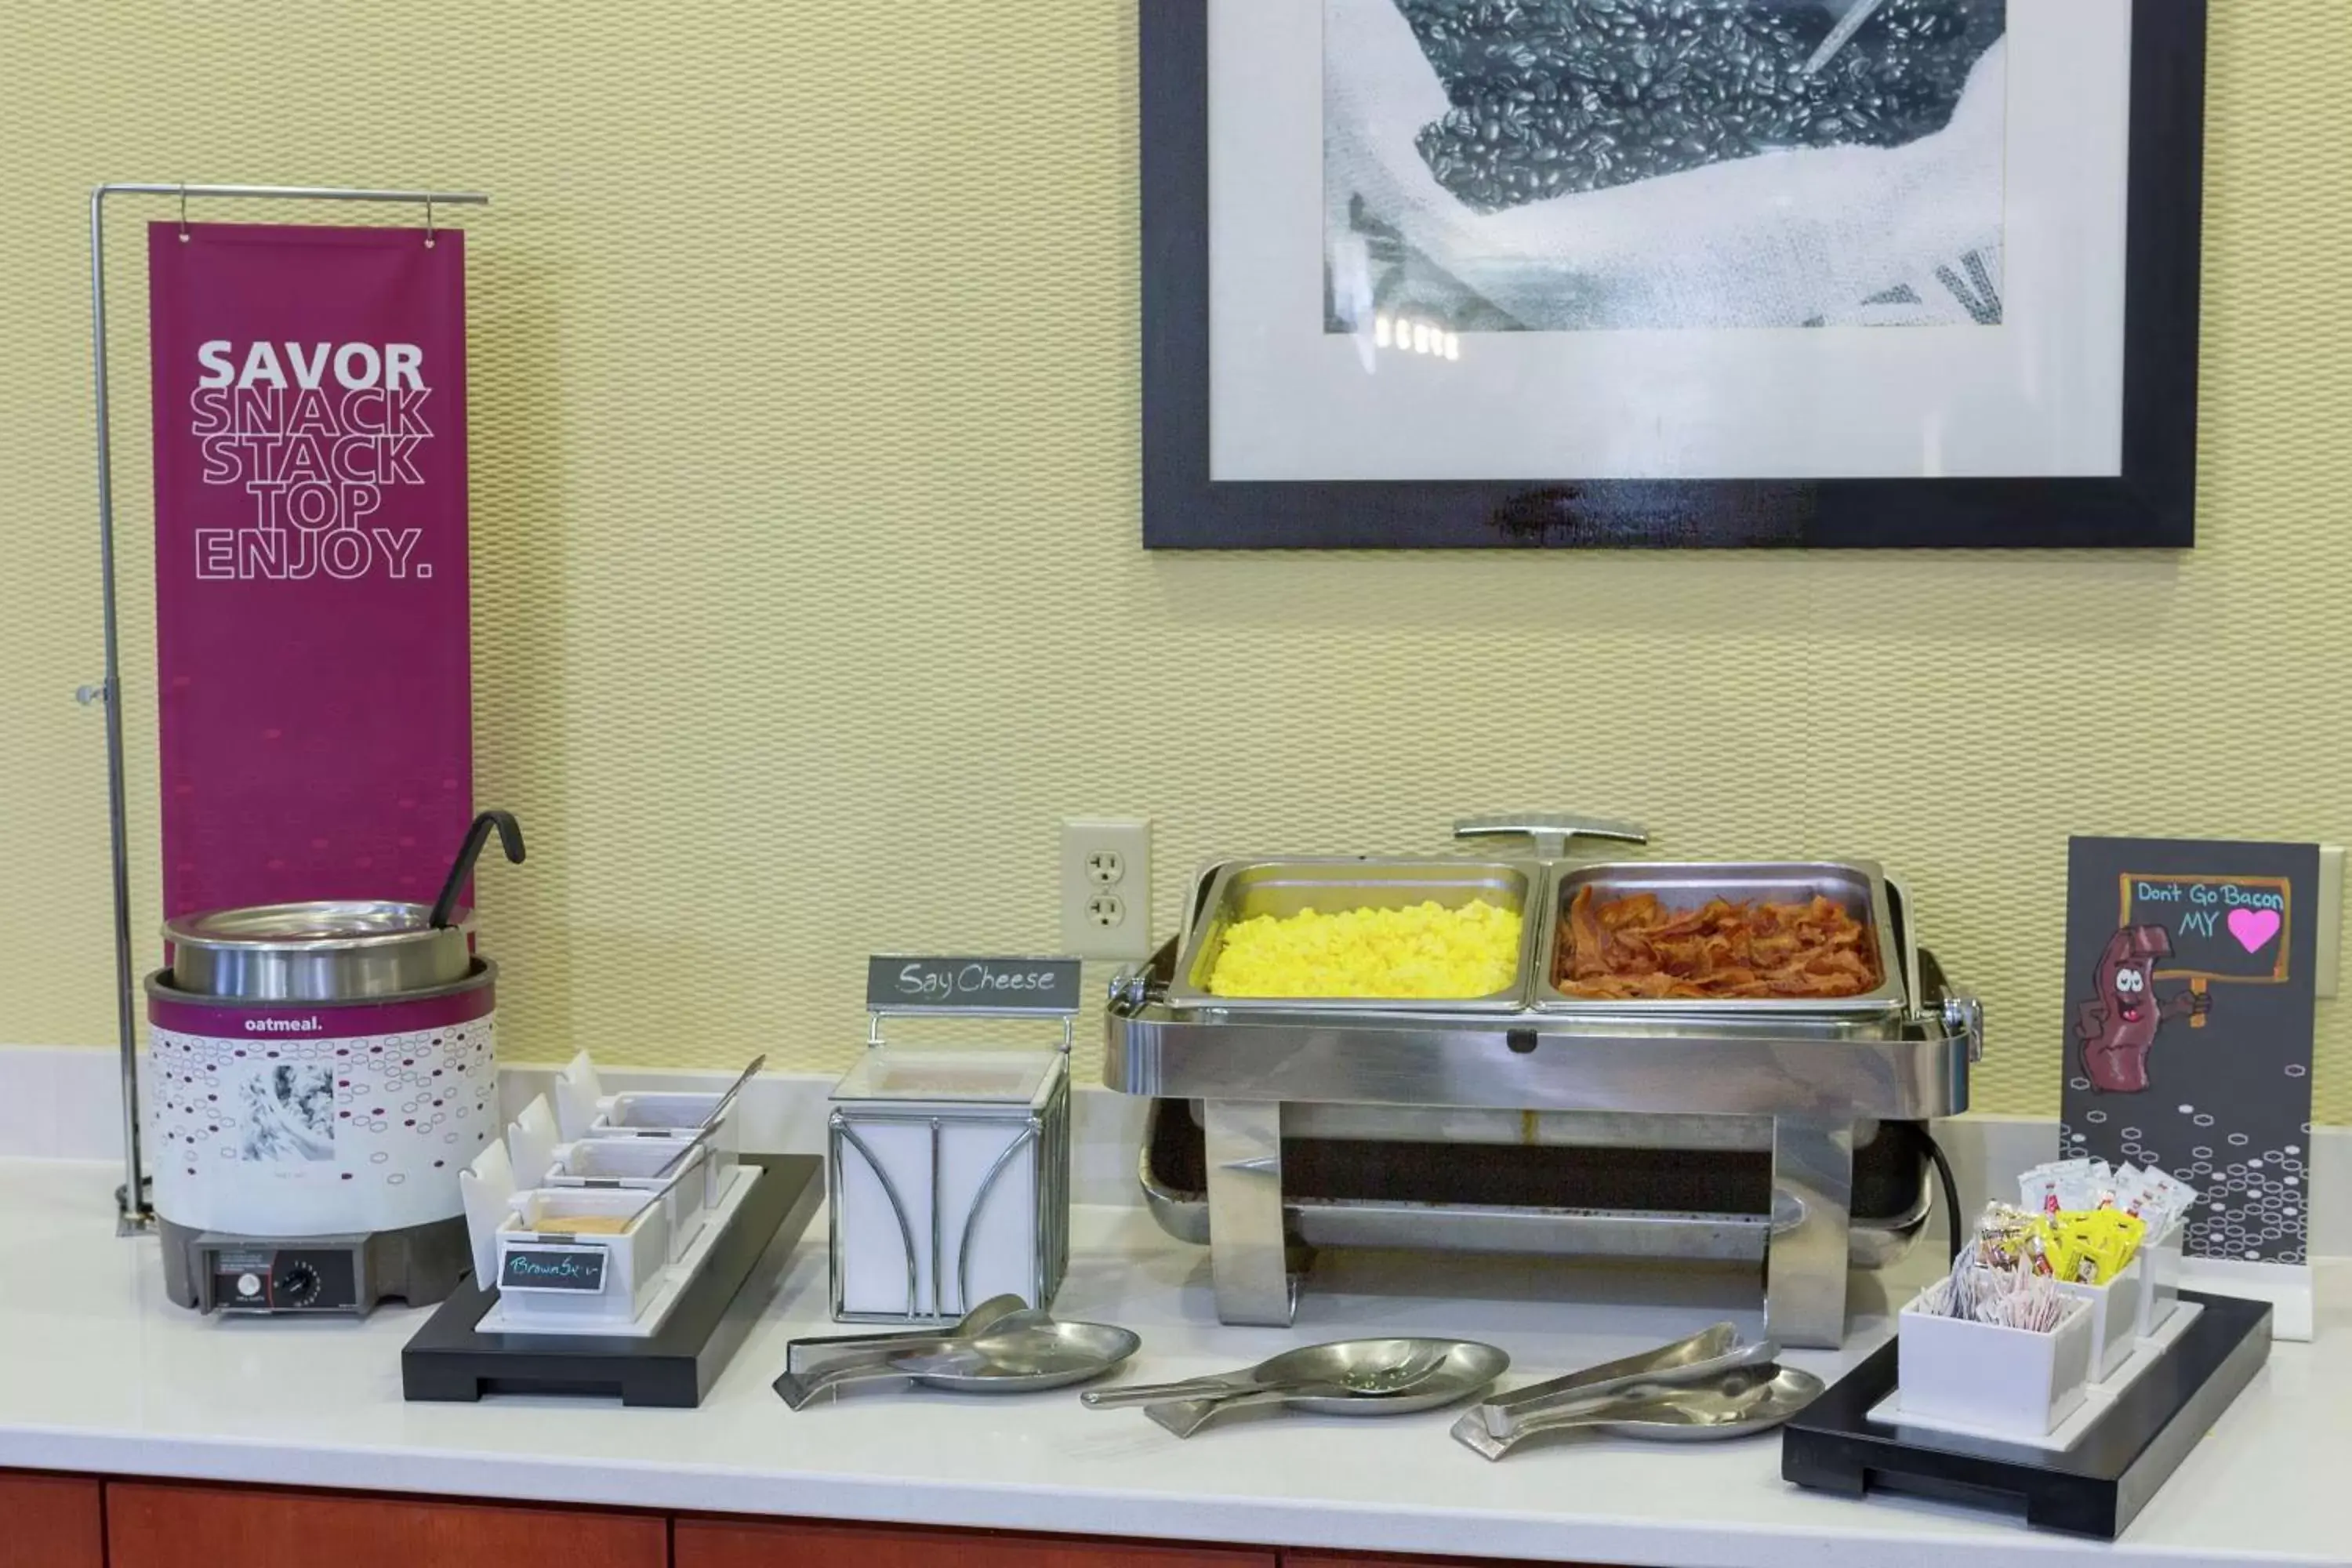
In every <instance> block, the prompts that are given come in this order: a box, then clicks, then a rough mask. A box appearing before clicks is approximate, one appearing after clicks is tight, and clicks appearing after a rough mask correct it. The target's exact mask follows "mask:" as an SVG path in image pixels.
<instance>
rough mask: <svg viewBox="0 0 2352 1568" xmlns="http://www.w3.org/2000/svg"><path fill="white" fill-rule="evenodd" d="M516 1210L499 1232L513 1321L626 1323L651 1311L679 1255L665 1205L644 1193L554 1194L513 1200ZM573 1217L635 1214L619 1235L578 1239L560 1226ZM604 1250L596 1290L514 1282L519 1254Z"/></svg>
mask: <svg viewBox="0 0 2352 1568" xmlns="http://www.w3.org/2000/svg"><path fill="white" fill-rule="evenodd" d="M513 1204H514V1208H513V1212H511V1213H510V1214H509V1215H508V1216H507V1218H506V1221H505V1223H504V1224H502V1225H501V1226H499V1233H498V1242H499V1275H498V1278H499V1300H500V1301H501V1302H502V1303H504V1305H505V1307H506V1310H507V1311H508V1313H509V1318H510V1319H521V1318H530V1319H542V1320H549V1321H554V1320H562V1319H582V1318H591V1319H598V1320H603V1321H619V1322H628V1321H633V1320H634V1319H635V1317H636V1316H637V1314H638V1313H640V1312H642V1311H644V1310H645V1309H646V1305H647V1304H648V1303H649V1302H650V1301H651V1300H653V1298H654V1294H655V1292H656V1290H657V1289H659V1287H660V1283H661V1279H662V1270H663V1268H664V1266H665V1265H667V1263H668V1262H669V1261H670V1259H671V1258H672V1257H673V1256H675V1255H674V1253H673V1252H672V1249H671V1246H670V1229H669V1222H668V1220H667V1219H666V1218H664V1217H663V1215H662V1208H661V1205H659V1204H657V1203H656V1204H650V1205H649V1204H647V1203H646V1199H645V1194H642V1193H627V1192H592V1191H583V1190H571V1191H555V1190H547V1189H541V1190H539V1191H535V1192H527V1193H518V1194H515V1197H514V1200H513ZM564 1215H635V1217H634V1218H633V1219H632V1220H631V1221H630V1224H629V1226H628V1228H627V1229H626V1230H624V1231H621V1232H619V1233H617V1234H614V1235H598V1234H594V1233H588V1234H579V1233H575V1232H572V1231H567V1230H566V1229H564V1228H563V1225H562V1216H564ZM549 1249H555V1251H556V1252H557V1253H559V1254H560V1253H562V1252H578V1251H587V1250H601V1251H603V1252H604V1254H605V1262H604V1279H603V1281H602V1284H601V1286H600V1288H598V1289H593V1290H583V1289H569V1288H562V1289H541V1288H527V1287H524V1286H522V1285H520V1284H519V1283H517V1282H516V1281H515V1280H514V1279H511V1278H510V1275H511V1273H512V1272H513V1270H512V1267H511V1265H510V1262H509V1260H510V1259H511V1258H512V1257H513V1255H514V1254H516V1253H517V1252H537V1253H547V1252H548V1251H549Z"/></svg>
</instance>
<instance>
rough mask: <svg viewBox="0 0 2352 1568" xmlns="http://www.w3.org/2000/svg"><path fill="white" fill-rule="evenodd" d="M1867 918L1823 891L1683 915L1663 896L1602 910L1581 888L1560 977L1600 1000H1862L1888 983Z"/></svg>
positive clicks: (1564, 930) (1723, 903)
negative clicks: (1881, 975) (1882, 981)
mask: <svg viewBox="0 0 2352 1568" xmlns="http://www.w3.org/2000/svg"><path fill="white" fill-rule="evenodd" d="M1867 935H1868V933H1867V932H1866V931H1864V927H1863V924H1862V922H1861V921H1857V920H1855V919H1854V918H1853V916H1852V915H1850V914H1848V913H1846V912H1845V910H1843V909H1842V908H1840V907H1839V905H1838V904H1837V902H1836V901H1835V900H1832V899H1830V898H1827V897H1825V896H1823V895H1822V894H1819V893H1816V894H1814V895H1813V897H1812V898H1811V900H1809V901H1808V902H1805V903H1766V902H1761V901H1759V902H1755V903H1735V902H1733V901H1732V900H1728V899H1713V900H1708V901H1707V902H1706V904H1704V905H1702V906H1700V907H1699V908H1697V909H1695V910H1682V911H1681V912H1679V913H1675V912H1672V911H1669V910H1666V909H1665V908H1664V906H1663V905H1661V904H1660V903H1659V901H1658V898H1657V895H1656V894H1654V893H1634V894H1631V895H1629V896H1627V897H1625V898H1622V899H1612V900H1609V901H1608V902H1607V903H1600V904H1597V903H1596V900H1594V899H1593V896H1592V889H1591V887H1590V886H1589V885H1588V886H1586V887H1581V888H1579V889H1577V890H1576V895H1575V897H1574V898H1572V899H1570V900H1569V906H1568V919H1567V921H1565V922H1564V923H1563V924H1562V925H1561V927H1560V933H1559V952H1558V953H1557V954H1556V955H1555V962H1554V965H1553V974H1554V980H1555V983H1556V984H1558V985H1559V989H1560V990H1561V991H1562V992H1564V993H1565V994H1568V995H1570V996H1580V997H1587V998H1591V999H1593V1000H1597V1001H1623V1000H1644V1001H1654V1000H1673V999H1681V1000H1691V1001H1699V1000H1706V999H1711V998H1726V997H1800V998H1806V997H1810V998H1823V997H1833V996H1856V995H1860V994H1862V993H1863V992H1865V991H1868V990H1870V989H1871V988H1872V987H1874V986H1875V985H1876V984H1878V973H1877V969H1876V966H1875V965H1874V963H1873V962H1872V958H1871V954H1870V950H1869V947H1868V945H1867V943H1866V940H1865V939H1866V937H1867Z"/></svg>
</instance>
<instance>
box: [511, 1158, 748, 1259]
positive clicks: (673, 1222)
mask: <svg viewBox="0 0 2352 1568" xmlns="http://www.w3.org/2000/svg"><path fill="white" fill-rule="evenodd" d="M718 1168H719V1162H718V1160H717V1159H716V1158H715V1157H714V1156H713V1155H712V1154H711V1152H710V1151H709V1149H708V1148H707V1147H706V1148H696V1147H695V1146H694V1142H693V1140H691V1139H688V1138H583V1139H582V1140H580V1141H579V1142H576V1143H566V1144H564V1145H562V1147H561V1148H559V1149H557V1150H556V1151H555V1158H554V1163H552V1164H551V1165H550V1166H549V1167H548V1171H547V1174H546V1175H545V1176H543V1177H542V1178H541V1183H540V1184H541V1186H546V1187H555V1188H560V1189H563V1190H567V1191H568V1190H572V1189H575V1188H576V1189H579V1190H582V1191H587V1192H630V1193H635V1194H638V1197H639V1201H641V1202H642V1201H644V1200H645V1199H647V1198H650V1197H653V1196H654V1195H655V1194H660V1197H661V1202H662V1217H663V1218H664V1219H666V1220H667V1221H668V1222H669V1227H670V1237H671V1240H670V1250H671V1251H672V1253H673V1254H677V1253H683V1252H684V1251H685V1250H686V1248H687V1247H688V1245H689V1244H690V1243H692V1241H693V1240H694V1237H695V1233H696V1232H697V1231H699V1230H700V1229H701V1228H702V1225H703V1222H704V1220H706V1219H707V1218H709V1211H710V1205H712V1204H714V1203H716V1202H718V1200H719V1178H718V1176H717V1174H716V1173H717V1171H718ZM657 1173H661V1174H657Z"/></svg>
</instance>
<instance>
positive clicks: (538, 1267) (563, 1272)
mask: <svg viewBox="0 0 2352 1568" xmlns="http://www.w3.org/2000/svg"><path fill="white" fill-rule="evenodd" d="M611 1257H612V1254H611V1253H610V1252H609V1251H607V1250H606V1249H604V1247H509V1248H508V1249H507V1255H506V1257H505V1258H503V1259H501V1260H500V1262H499V1289H501V1290H578V1291H581V1292H583V1293H584V1294H587V1295H592V1296H593V1295H594V1294H595V1293H597V1292H598V1291H600V1290H602V1289H604V1264H605V1261H606V1259H608V1258H611Z"/></svg>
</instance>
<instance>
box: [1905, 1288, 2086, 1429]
mask: <svg viewBox="0 0 2352 1568" xmlns="http://www.w3.org/2000/svg"><path fill="white" fill-rule="evenodd" d="M1895 1324H1896V1328H1895V1336H1896V1351H1895V1355H1896V1358H1897V1371H1896V1374H1895V1376H1896V1384H1897V1385H1898V1387H1899V1389H1900V1391H1901V1392H1900V1394H1898V1396H1897V1397H1898V1398H1899V1400H1900V1407H1901V1413H1902V1414H1903V1415H1917V1416H1919V1417H1920V1418H1922V1419H1924V1420H1929V1421H1941V1422H1950V1423H1952V1424H1953V1425H1956V1426H1968V1427H1972V1428H1975V1429H1977V1430H1979V1431H1983V1432H1988V1433H2002V1432H2014V1433H2017V1434H2020V1435H2021V1436H2033V1437H2039V1436H2043V1435H2045V1434H2047V1433H2049V1432H2051V1431H2053V1429H2055V1428H2056V1427H2057V1426H2058V1424H2059V1423H2060V1422H2062V1421H2063V1420H2065V1419H2066V1417H2068V1416H2069V1415H2073V1414H2074V1412H2075V1411H2076V1410H2077V1409H2079V1408H2081V1407H2082V1405H2083V1401H2084V1398H2085V1397H2087V1393H2086V1388H2085V1384H2087V1383H2088V1382H2089V1378H2090V1370H2091V1308H2090V1305H2089V1303H2087V1302H2085V1301H2083V1300H2079V1299H2077V1298H2069V1299H2068V1301H2067V1305H2066V1316H2065V1317H2064V1319H2063V1320H2062V1321H2060V1323H2059V1325H2058V1327H2057V1328H2056V1329H2055V1330H2053V1331H2051V1332H2049V1333H2046V1334H2036V1333H2029V1332H2027V1331H2025V1330H2022V1329H2004V1328H1997V1327H1995V1326H1994V1325H1992V1324H1990V1323H1979V1322H1973V1321H1969V1320H1966V1319H1961V1318H1946V1317H1940V1316H1937V1315H1935V1314H1932V1313H1928V1312H1923V1311H1921V1310H1918V1302H1917V1301H1916V1300H1914V1301H1913V1302H1912V1303H1911V1304H1910V1305H1909V1306H1906V1307H1905V1308H1904V1309H1903V1310H1902V1312H1901V1314H1900V1315H1899V1316H1898V1317H1897V1318H1896V1320H1895Z"/></svg>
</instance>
